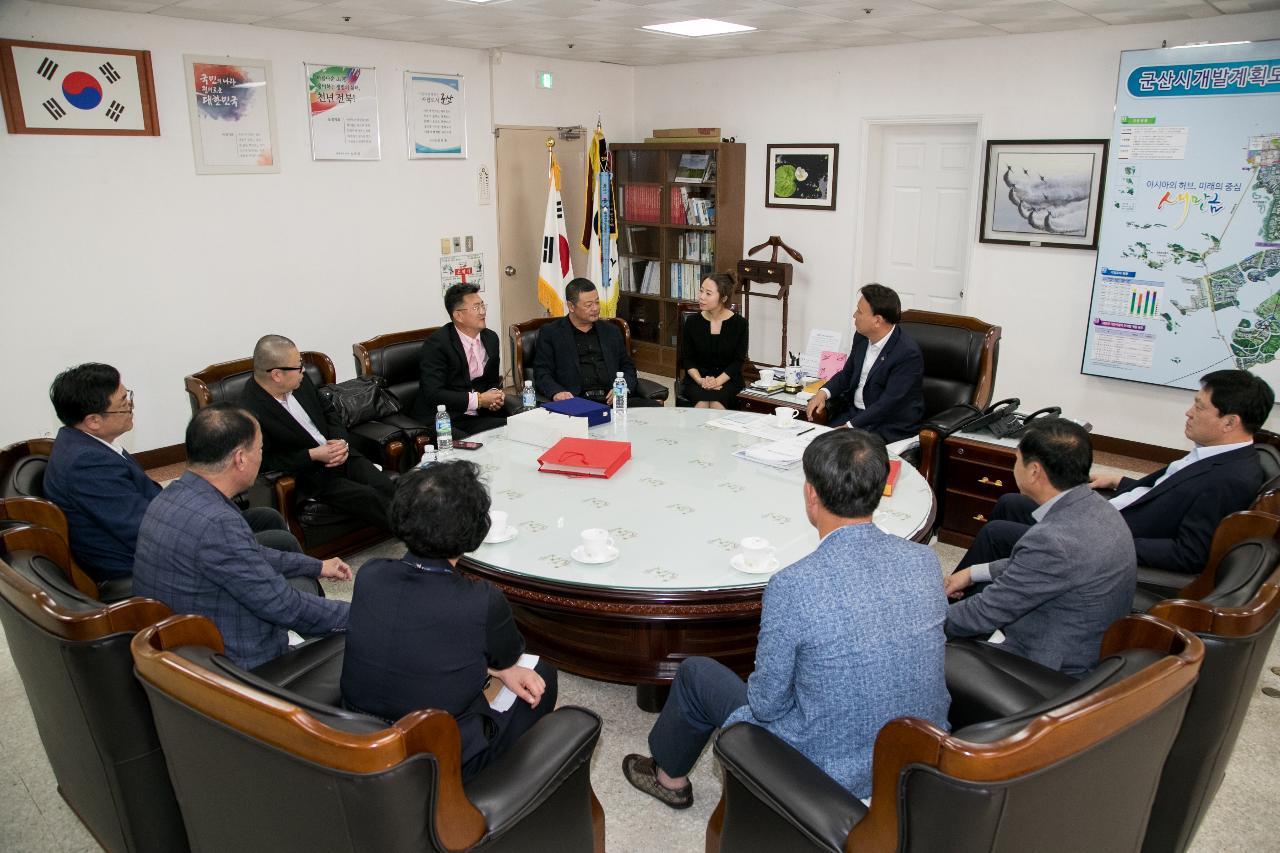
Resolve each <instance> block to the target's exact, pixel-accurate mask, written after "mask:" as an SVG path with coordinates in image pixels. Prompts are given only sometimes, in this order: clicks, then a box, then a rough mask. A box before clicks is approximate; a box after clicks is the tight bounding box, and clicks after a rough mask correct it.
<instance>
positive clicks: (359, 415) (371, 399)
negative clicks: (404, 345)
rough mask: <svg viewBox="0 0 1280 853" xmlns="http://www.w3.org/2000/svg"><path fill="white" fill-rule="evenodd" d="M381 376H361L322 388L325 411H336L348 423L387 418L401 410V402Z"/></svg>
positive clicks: (350, 424) (353, 423)
mask: <svg viewBox="0 0 1280 853" xmlns="http://www.w3.org/2000/svg"><path fill="white" fill-rule="evenodd" d="M386 385H387V380H386V379H384V378H383V377H381V376H357V377H356V378H355V379H348V380H346V381H345V382H335V383H334V384H332V385H323V386H321V387H320V388H318V389H317V390H318V392H319V394H320V401H321V402H322V403H323V404H324V409H325V412H327V413H331V414H335V415H337V417H338V420H339V421H341V423H342V425H343V426H345V427H348V428H350V427H353V426H355V425H356V424H362V423H366V422H368V421H372V420H377V419H378V418H385V417H387V416H388V415H394V414H396V413H397V412H399V411H400V404H399V403H398V402H397V401H396V398H395V397H393V396H392V395H391V394H390V392H388V391H387V388H386Z"/></svg>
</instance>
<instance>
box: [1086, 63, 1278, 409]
mask: <svg viewBox="0 0 1280 853" xmlns="http://www.w3.org/2000/svg"><path fill="white" fill-rule="evenodd" d="M1277 351H1280V41H1266V42H1256V43H1252V44H1234V45H1204V46H1197V47H1188V48H1169V49H1160V50H1142V51H1125V52H1124V53H1122V54H1121V59H1120V80H1119V86H1118V90H1117V94H1116V110H1115V127H1114V132H1113V135H1112V141H1111V149H1110V152H1109V156H1108V164H1107V186H1106V188H1105V194H1104V197H1103V208H1102V227H1101V229H1100V235H1099V242H1098V265H1097V270H1096V272H1095V274H1094V282H1093V301H1092V303H1091V305H1090V308H1089V331H1088V334H1087V336H1086V338H1085V350H1084V357H1083V363H1082V365H1081V372H1082V373H1086V374H1091V375H1094V376H1108V377H1114V378H1118V379H1131V380H1135V381H1138V382H1148V383H1151V384H1153V385H1165V386H1169V387H1173V388H1187V389H1193V390H1194V389H1197V388H1199V381H1198V380H1199V378H1200V377H1201V376H1203V375H1204V374H1205V373H1208V372H1209V371H1211V370H1220V369H1223V368H1237V367H1238V368H1243V369H1246V370H1251V371H1254V372H1255V373H1257V374H1258V375H1260V376H1262V377H1263V378H1264V379H1266V380H1267V381H1268V382H1270V383H1271V384H1272V386H1273V387H1280V364H1277V363H1276V353H1277Z"/></svg>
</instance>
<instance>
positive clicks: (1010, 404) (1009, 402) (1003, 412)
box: [960, 397, 1022, 432]
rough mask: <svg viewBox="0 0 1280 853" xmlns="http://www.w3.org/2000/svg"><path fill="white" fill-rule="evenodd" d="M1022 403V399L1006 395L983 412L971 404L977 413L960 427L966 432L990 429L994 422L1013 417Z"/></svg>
mask: <svg viewBox="0 0 1280 853" xmlns="http://www.w3.org/2000/svg"><path fill="white" fill-rule="evenodd" d="M1020 405H1022V401H1021V400H1019V399H1018V398H1017V397H1006V398H1005V399H1003V400H998V401H996V402H994V403H992V404H991V405H990V406H987V407H986V408H985V409H983V410H982V411H981V412H978V410H977V409H976V408H974V407H973V406H970V407H969V408H971V409H973V411H974V412H975V413H976V414H975V415H974V416H973V417H972V418H970V419H969V420H967V421H965V422H964V423H963V424H961V425H960V429H961V430H963V431H964V432H977V431H978V430H980V429H989V428H990V427H991V425H992V424H994V423H997V422H999V421H1003V420H1006V419H1008V418H1010V417H1013V416H1014V415H1016V414H1017V412H1018V406H1020Z"/></svg>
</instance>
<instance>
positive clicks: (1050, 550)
mask: <svg viewBox="0 0 1280 853" xmlns="http://www.w3.org/2000/svg"><path fill="white" fill-rule="evenodd" d="M1092 463H1093V447H1092V446H1091V445H1090V443H1089V433H1088V432H1086V431H1085V429H1084V427H1082V426H1080V425H1079V424H1077V423H1074V422H1073V421H1069V420H1066V419H1064V418H1053V419H1050V420H1045V421H1037V422H1035V423H1033V424H1032V425H1031V427H1030V428H1028V429H1027V432H1026V434H1025V435H1023V437H1022V440H1021V441H1020V442H1019V443H1018V450H1017V456H1016V458H1015V462H1014V466H1013V476H1014V479H1015V480H1016V481H1017V483H1018V490H1019V491H1020V492H1021V493H1022V494H1023V495H1025V496H1026V498H1027V500H1029V501H1031V502H1032V503H1033V504H1034V505H1035V506H1036V509H1035V511H1034V513H1033V516H1034V519H1035V521H1036V522H1037V523H1036V524H1035V526H1034V527H1031V528H1030V529H1029V530H1028V531H1027V532H1026V535H1024V536H1023V537H1022V538H1021V539H1019V540H1018V542H1017V544H1015V545H1014V546H1013V553H1012V554H1010V556H1009V557H1008V558H1007V559H1002V560H995V561H993V562H991V563H985V564H981V565H975V566H969V567H967V568H960V569H957V570H956V571H955V572H953V573H952V574H951V575H950V576H949V577H948V578H947V579H946V582H945V584H944V586H945V588H946V591H947V594H948V595H952V596H956V595H959V594H960V593H961V592H962V591H963V590H964V589H966V588H967V587H968V586H969V585H970V584H972V583H987V582H990V583H989V585H988V586H987V587H986V588H985V589H983V590H982V591H981V592H979V593H977V594H976V595H971V596H969V597H968V598H966V599H964V600H963V601H960V602H957V603H956V604H953V605H952V606H951V607H950V608H948V609H947V635H948V636H951V637H975V636H976V637H987V636H990V635H991V634H992V633H994V632H995V631H997V630H999V631H1001V632H1002V633H1003V634H1004V638H1005V639H1004V643H1003V645H1002V648H1004V649H1007V650H1008V651H1010V652H1013V653H1014V654H1018V655H1021V656H1023V657H1025V658H1029V659H1031V660H1033V661H1035V662H1036V663H1039V664H1042V665H1044V666H1047V667H1049V668H1050V669H1056V670H1059V671H1060V672H1062V673H1063V674H1065V675H1071V676H1075V677H1079V676H1082V675H1084V674H1085V673H1087V672H1088V671H1089V670H1091V669H1093V667H1094V666H1096V665H1097V663H1098V652H1099V650H1100V649H1101V647H1102V637H1103V635H1104V634H1105V633H1106V631H1107V627H1108V626H1110V625H1111V623H1112V622H1114V621H1115V620H1117V619H1119V618H1121V617H1122V616H1125V615H1126V614H1128V613H1129V610H1130V608H1131V607H1132V605H1133V593H1134V590H1135V588H1136V586H1137V563H1136V561H1135V559H1134V551H1133V538H1132V537H1131V536H1130V535H1129V529H1128V528H1127V527H1126V526H1125V523H1124V519H1122V518H1121V517H1120V513H1119V512H1118V511H1117V510H1116V508H1115V507H1113V506H1111V505H1110V504H1109V503H1107V501H1106V499H1105V498H1103V497H1102V496H1101V495H1099V494H1098V493H1097V492H1095V491H1093V490H1092V489H1090V488H1089V466H1090V465H1091V464H1092Z"/></svg>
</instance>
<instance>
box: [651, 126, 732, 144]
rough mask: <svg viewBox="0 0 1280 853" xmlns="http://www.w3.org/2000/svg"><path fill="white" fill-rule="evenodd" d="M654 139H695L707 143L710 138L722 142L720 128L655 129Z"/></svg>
mask: <svg viewBox="0 0 1280 853" xmlns="http://www.w3.org/2000/svg"><path fill="white" fill-rule="evenodd" d="M653 135H654V137H657V138H659V139H664V140H669V139H684V138H695V139H698V140H699V141H702V142H706V141H707V139H708V137H710V138H711V139H712V140H713V141H715V142H719V141H720V128H718V127H655V128H654V129H653Z"/></svg>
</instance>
